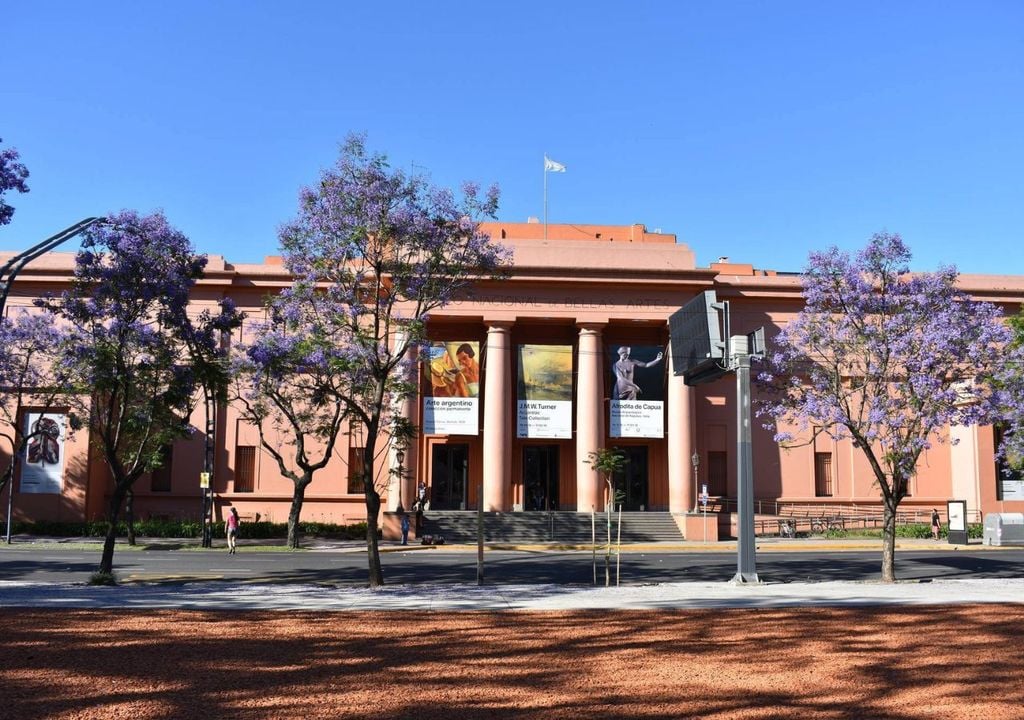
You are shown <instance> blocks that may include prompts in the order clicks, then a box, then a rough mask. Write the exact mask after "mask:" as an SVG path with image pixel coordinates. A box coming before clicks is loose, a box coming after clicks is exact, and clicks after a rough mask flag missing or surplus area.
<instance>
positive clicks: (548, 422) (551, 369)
mask: <svg viewBox="0 0 1024 720" xmlns="http://www.w3.org/2000/svg"><path fill="white" fill-rule="evenodd" d="M518 352H519V373H518V382H517V385H516V400H517V412H516V437H520V438H571V437H572V346H571V345H520V346H519V348H518Z"/></svg>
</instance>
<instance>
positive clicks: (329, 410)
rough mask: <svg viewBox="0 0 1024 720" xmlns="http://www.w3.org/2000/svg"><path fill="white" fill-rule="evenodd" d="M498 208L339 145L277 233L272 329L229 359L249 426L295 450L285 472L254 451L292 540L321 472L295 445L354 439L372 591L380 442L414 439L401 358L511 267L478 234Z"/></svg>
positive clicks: (473, 188) (376, 568)
mask: <svg viewBox="0 0 1024 720" xmlns="http://www.w3.org/2000/svg"><path fill="white" fill-rule="evenodd" d="M498 197H499V195H498V190H497V188H496V187H491V188H489V189H488V190H487V191H486V192H483V193H482V192H481V190H480V188H479V187H478V186H477V185H475V184H472V183H467V184H466V185H464V186H463V188H462V195H461V197H456V195H455V193H453V192H452V191H450V190H448V189H445V188H436V187H432V186H431V185H430V184H429V183H427V182H426V181H425V180H424V179H423V178H422V177H419V176H415V175H413V176H409V175H406V174H405V173H403V172H402V171H401V170H399V169H396V168H392V167H391V166H390V165H389V164H388V162H387V159H386V158H385V157H384V156H383V155H379V154H373V153H370V152H368V151H367V149H366V146H365V141H364V138H362V137H360V136H352V137H349V138H348V140H347V141H346V143H345V144H344V146H343V148H342V151H341V154H340V156H339V158H338V160H337V162H336V163H335V164H334V166H333V167H331V168H330V169H328V170H326V171H325V172H323V173H322V174H321V176H320V178H319V180H318V182H317V183H316V184H314V185H312V186H310V187H307V188H304V189H302V190H301V191H300V193H299V212H298V216H297V217H296V218H295V219H294V220H292V221H291V222H289V223H287V224H286V225H284V226H283V227H282V228H281V230H280V233H279V237H280V241H281V246H282V250H283V255H284V262H285V266H286V267H287V268H288V269H289V271H290V272H291V273H292V274H293V276H294V277H295V281H294V283H293V284H292V286H291V287H290V288H288V289H287V290H286V291H285V292H283V293H281V294H280V295H279V296H278V297H276V298H274V299H273V300H272V301H271V302H270V306H269V313H268V317H269V318H270V327H269V328H268V329H267V330H266V331H265V332H263V333H261V334H260V336H259V337H254V339H253V340H252V341H251V342H249V343H248V344H246V345H245V346H243V347H240V348H239V355H238V357H239V358H240V359H239V360H238V361H237V365H236V367H238V368H239V369H240V370H241V371H242V372H241V374H240V375H239V382H238V384H237V387H236V391H237V394H238V397H239V399H240V402H241V403H243V404H244V405H245V406H246V407H247V413H248V417H249V418H250V420H251V421H252V422H253V423H254V424H257V425H262V426H268V427H274V428H275V429H278V430H279V431H280V430H282V429H283V431H284V432H285V433H286V435H287V437H288V438H289V441H288V442H289V447H290V448H292V450H294V452H290V453H289V455H288V457H287V458H286V457H285V456H284V455H283V454H281V453H280V452H279V450H278V447H277V446H276V445H274V444H273V443H267V442H263V448H264V449H265V450H266V451H267V452H268V453H270V454H271V456H274V457H275V458H276V459H277V461H278V465H279V467H280V468H281V472H282V474H284V475H285V476H286V477H291V478H292V479H293V481H294V482H295V486H296V493H295V495H294V496H293V506H292V512H291V513H290V515H289V534H290V536H291V533H292V527H293V526H294V523H295V522H297V519H298V512H299V510H300V509H301V504H302V493H303V492H304V489H305V487H306V485H308V483H309V482H310V481H311V478H312V472H314V471H315V470H316V469H319V467H322V464H317V462H314V461H313V458H311V457H309V452H310V451H309V448H308V446H309V443H306V442H304V440H303V438H305V437H307V436H310V435H312V436H315V437H318V438H320V440H321V446H324V445H330V443H331V442H333V439H334V437H335V436H336V433H337V432H338V428H340V427H341V426H343V425H346V424H347V425H350V426H351V425H353V424H355V425H358V426H359V427H360V428H361V432H362V434H363V436H364V437H365V439H366V441H365V447H364V462H363V467H364V476H363V486H364V488H365V497H366V508H367V517H368V527H367V547H368V550H369V553H368V555H369V564H370V568H369V569H370V583H371V585H380V584H381V583H382V582H383V575H382V572H381V568H380V559H379V555H378V551H377V517H378V514H379V510H380V501H381V493H382V492H383V490H384V486H385V484H386V483H387V482H388V480H389V478H388V477H378V476H375V475H374V472H375V469H376V468H377V466H378V463H377V462H375V461H376V455H377V442H378V437H379V435H380V434H381V433H383V432H387V433H388V434H390V436H391V440H392V442H395V443H404V442H407V441H408V439H409V434H410V433H411V432H413V431H414V429H413V428H411V427H409V425H408V423H407V422H404V419H403V418H402V417H400V416H399V415H398V414H397V413H396V408H397V406H398V404H399V403H400V402H401V401H402V400H403V399H404V398H407V397H408V396H409V395H410V393H412V392H413V391H414V389H415V387H416V385H415V383H416V381H417V376H416V373H415V367H416V364H415V360H414V359H413V358H414V356H415V348H416V347H419V346H421V345H422V344H423V342H424V341H425V340H426V337H427V334H426V333H427V330H426V320H427V316H428V313H429V312H431V311H432V310H435V309H437V308H440V307H443V306H444V305H446V304H448V303H449V302H451V301H452V299H453V298H454V297H456V296H457V294H458V293H460V292H462V291H464V290H465V289H466V288H468V287H470V286H471V285H472V284H473V283H475V282H478V281H480V280H490V279H497V278H500V277H502V276H503V273H504V270H505V268H506V266H507V265H508V264H509V261H510V253H509V251H508V250H506V249H505V248H504V247H502V246H501V245H499V244H497V243H495V242H493V241H492V240H491V238H490V237H489V236H488V235H487V234H486V233H483V232H481V230H480V220H481V219H482V218H484V217H493V216H494V213H495V212H496V210H497V205H498ZM411 349H412V352H410V350H411ZM243 356H244V359H241V358H243ZM271 445H274V446H273V447H270V446H271ZM275 453H277V455H275ZM295 468H299V469H300V471H301V472H297V471H296V470H295ZM289 473H291V474H290V475H289Z"/></svg>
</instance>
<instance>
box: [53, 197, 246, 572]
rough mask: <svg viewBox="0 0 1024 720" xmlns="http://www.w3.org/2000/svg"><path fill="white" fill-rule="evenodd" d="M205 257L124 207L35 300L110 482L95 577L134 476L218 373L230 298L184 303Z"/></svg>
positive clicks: (108, 557) (159, 453)
mask: <svg viewBox="0 0 1024 720" xmlns="http://www.w3.org/2000/svg"><path fill="white" fill-rule="evenodd" d="M205 265H206V258H205V257H202V256H200V255H197V254H196V253H195V252H194V251H193V249H192V245H191V243H190V242H189V240H188V238H186V237H185V236H184V235H183V234H182V233H181V232H179V231H178V230H176V229H175V228H173V227H172V226H171V225H170V224H169V223H168V222H167V220H166V218H165V217H164V216H163V214H161V213H154V214H152V215H145V216H143V215H139V214H137V213H135V212H130V211H125V212H121V213H119V214H117V215H114V216H112V217H110V218H108V220H107V222H106V223H104V224H99V225H94V226H92V227H91V228H90V229H89V230H88V232H87V234H86V235H85V238H84V239H83V241H82V244H81V250H80V251H79V252H78V255H77V258H76V264H75V274H74V277H73V279H72V283H71V288H70V289H69V290H68V291H66V292H65V293H63V295H62V296H61V297H60V298H54V299H49V300H44V301H41V304H42V305H43V306H44V307H46V308H47V309H48V310H49V311H50V312H52V313H53V314H54V315H56V316H57V317H58V318H59V324H60V325H61V326H63V327H66V328H67V332H68V336H67V339H66V340H65V341H64V342H63V344H62V347H61V351H62V354H63V355H64V357H65V362H66V363H67V366H68V371H69V375H70V379H71V381H72V386H71V393H70V394H69V395H68V400H69V404H70V405H71V406H72V408H74V411H75V412H76V413H77V414H78V415H79V417H80V418H81V421H82V424H83V425H84V426H85V427H87V428H88V430H89V433H90V438H91V439H92V441H93V442H94V443H95V445H96V447H97V449H98V450H99V452H100V455H101V456H102V457H103V459H104V460H105V461H106V464H107V466H108V467H109V469H110V473H111V476H112V477H113V481H114V484H113V489H112V491H111V494H110V501H109V505H108V510H107V521H108V529H107V535H106V540H105V542H104V544H103V554H102V556H101V559H100V566H99V571H100V573H101V575H103V576H107V577H109V576H110V575H111V573H112V569H113V557H114V542H115V538H116V536H117V524H118V520H119V518H120V515H121V511H122V507H123V504H124V500H125V497H126V496H127V495H128V493H129V492H130V491H131V488H132V486H133V485H134V484H135V481H136V480H138V479H139V478H140V477H141V476H142V475H144V474H145V473H148V472H150V471H152V470H154V469H156V468H158V467H160V465H161V464H162V462H163V458H164V453H165V451H166V448H167V446H169V445H170V444H171V443H173V442H174V440H176V439H178V438H181V437H185V436H187V435H188V434H189V433H190V432H191V426H190V425H189V417H190V416H191V413H192V410H193V408H194V407H195V403H196V401H197V396H198V392H197V391H198V387H199V384H200V381H201V380H202V379H204V378H205V379H209V378H211V377H217V376H220V377H221V378H222V382H226V367H225V364H224V362H223V361H222V360H218V357H219V351H218V347H219V340H220V332H221V331H222V330H228V329H230V328H231V327H233V326H235V325H237V317H236V313H235V310H234V307H233V306H232V305H231V304H230V303H228V302H225V303H222V305H221V306H220V308H219V309H218V311H217V312H215V313H204V314H203V315H202V316H200V317H199V318H196V319H193V318H190V317H189V314H188V312H187V307H188V302H189V291H190V289H191V288H192V286H193V285H194V284H195V282H196V280H197V279H198V278H199V277H200V276H201V275H202V273H203V268H204V267H205Z"/></svg>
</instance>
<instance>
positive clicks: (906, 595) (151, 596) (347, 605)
mask: <svg viewBox="0 0 1024 720" xmlns="http://www.w3.org/2000/svg"><path fill="white" fill-rule="evenodd" d="M963 603H1015V604H1021V603H1024V579H1013V580H1005V579H1004V580H935V581H930V582H899V583H893V584H885V583H879V582H821V583H764V584H757V585H755V584H747V585H737V584H733V583H664V584H648V585H627V586H622V587H610V588H606V587H591V586H571V585H570V586H567V585H483V586H477V585H468V584H451V585H387V586H385V587H383V588H380V589H377V590H370V589H369V588H366V587H360V586H341V587H337V586H330V585H310V584H294V585H278V584H275V585H253V584H240V583H234V584H225V583H222V582H217V583H187V584H182V585H167V584H159V585H141V584H131V585H123V586H120V587H90V586H85V585H70V584H58V585H55V584H50V583H46V584H42V583H35V584H33V583H15V582H0V607H4V608H12V607H35V608H60V609H72V608H75V609H82V608H126V609H131V610H142V609H154V608H162V609H171V608H178V609H190V610H319V611H367V610H400V611H405V610H431V611H446V612H447V611H459V610H463V611H464V610H480V611H495V610H594V609H607V610H626V609H629V610H636V609H660V610H668V609H687V608H767V607H801V606H836V607H842V606H847V607H848V606H876V605H941V604H963Z"/></svg>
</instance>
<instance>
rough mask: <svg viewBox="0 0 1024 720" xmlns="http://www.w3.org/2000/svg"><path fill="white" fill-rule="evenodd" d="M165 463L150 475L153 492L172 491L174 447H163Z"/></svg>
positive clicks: (150, 486) (150, 485) (150, 487)
mask: <svg viewBox="0 0 1024 720" xmlns="http://www.w3.org/2000/svg"><path fill="white" fill-rule="evenodd" d="M162 455H163V464H162V465H161V466H160V467H158V468H157V469H156V470H154V471H153V472H152V473H150V475H149V489H150V490H151V491H152V492H170V491H171V462H172V460H173V459H174V447H173V446H171V445H168V446H166V447H165V448H164V449H163V453H162Z"/></svg>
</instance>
